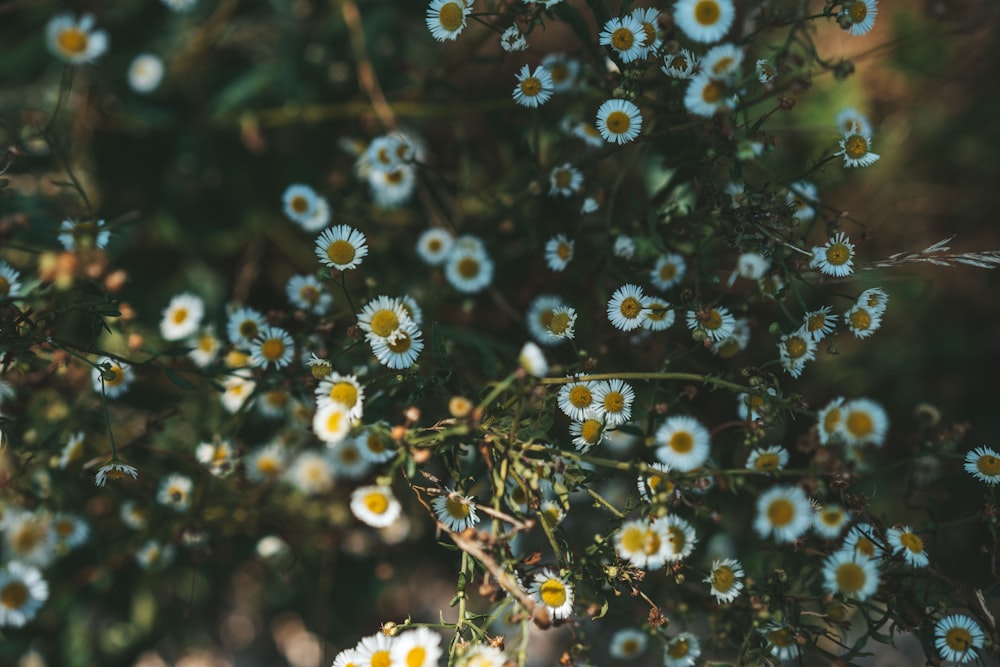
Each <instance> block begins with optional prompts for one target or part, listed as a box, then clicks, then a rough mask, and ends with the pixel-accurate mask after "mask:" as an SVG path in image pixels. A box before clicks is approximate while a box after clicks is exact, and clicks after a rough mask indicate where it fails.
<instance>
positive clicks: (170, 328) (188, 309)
mask: <svg viewBox="0 0 1000 667" xmlns="http://www.w3.org/2000/svg"><path fill="white" fill-rule="evenodd" d="M204 315H205V302H204V301H202V300H201V298H200V297H197V296H195V295H194V294H191V293H190V292H182V293H180V294H178V295H176V296H174V297H173V298H172V299H170V304H169V305H168V306H167V307H166V308H164V309H163V319H161V320H160V335H161V336H163V340H180V339H182V338H187V337H188V336H190V335H191V334H193V333H194V332H195V331H197V330H198V327H199V326H201V318H202V317H203V316H204Z"/></svg>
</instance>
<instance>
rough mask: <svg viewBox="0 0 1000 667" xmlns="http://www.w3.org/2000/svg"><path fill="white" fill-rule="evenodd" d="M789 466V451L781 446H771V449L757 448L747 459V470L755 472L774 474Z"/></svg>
mask: <svg viewBox="0 0 1000 667" xmlns="http://www.w3.org/2000/svg"><path fill="white" fill-rule="evenodd" d="M786 465H788V450H787V449H785V448H784V447H782V446H781V445H771V446H770V447H765V448H760V447H756V448H754V450H753V451H752V452H750V456H749V457H747V464H746V466H745V467H746V469H747V470H755V471H757V472H762V473H772V472H776V471H778V470H781V469H783V468H784V467H785V466H786Z"/></svg>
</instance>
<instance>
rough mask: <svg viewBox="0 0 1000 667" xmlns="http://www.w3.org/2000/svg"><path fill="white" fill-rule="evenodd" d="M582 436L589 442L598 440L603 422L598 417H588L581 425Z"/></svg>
mask: <svg viewBox="0 0 1000 667" xmlns="http://www.w3.org/2000/svg"><path fill="white" fill-rule="evenodd" d="M580 437H581V438H583V439H584V440H586V441H587V442H591V443H593V442H597V439H598V438H599V437H601V422H599V421H597V420H596V419H588V420H587V421H585V422H583V425H582V426H580Z"/></svg>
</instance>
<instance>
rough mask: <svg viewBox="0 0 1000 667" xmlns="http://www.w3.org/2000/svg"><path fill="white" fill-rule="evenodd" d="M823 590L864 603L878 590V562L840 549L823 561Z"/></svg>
mask: <svg viewBox="0 0 1000 667" xmlns="http://www.w3.org/2000/svg"><path fill="white" fill-rule="evenodd" d="M823 589H824V590H826V592H827V593H830V594H831V595H836V594H838V593H839V594H841V595H843V596H845V597H848V598H852V599H854V600H858V601H859V602H860V601H864V600H867V599H868V598H870V597H871V596H872V595H874V594H875V591H877V590H878V562H877V561H876V560H874V559H872V558H868V557H866V556H863V555H861V554H859V553H858V552H856V551H854V550H853V549H842V550H841V551H838V552H836V553H834V554H832V555H830V556H828V557H827V559H826V560H825V561H823Z"/></svg>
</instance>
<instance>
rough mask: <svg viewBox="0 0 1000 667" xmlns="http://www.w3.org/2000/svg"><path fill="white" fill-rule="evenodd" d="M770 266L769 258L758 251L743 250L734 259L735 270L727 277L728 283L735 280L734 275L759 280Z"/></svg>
mask: <svg viewBox="0 0 1000 667" xmlns="http://www.w3.org/2000/svg"><path fill="white" fill-rule="evenodd" d="M770 268H771V258H770V257H765V256H764V255H762V254H760V253H759V252H744V253H740V256H739V257H738V258H737V260H736V271H734V272H733V274H732V276H731V277H730V278H729V284H730V285H732V284H733V283H734V282H736V277H737V276H739V277H740V278H746V279H747V280H760V279H761V278H763V277H764V274H766V273H767V271H768V269H770Z"/></svg>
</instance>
